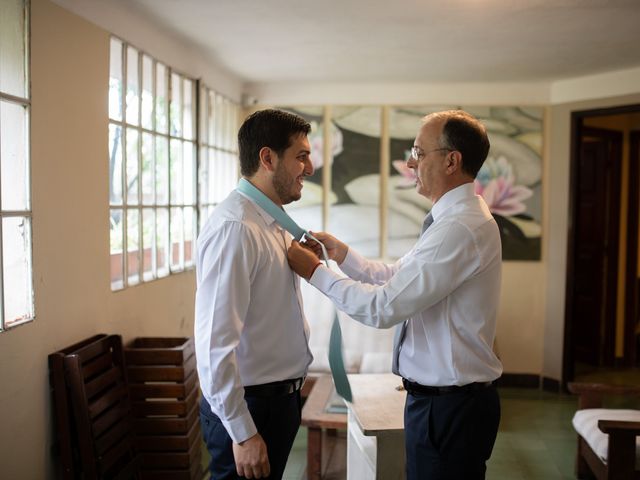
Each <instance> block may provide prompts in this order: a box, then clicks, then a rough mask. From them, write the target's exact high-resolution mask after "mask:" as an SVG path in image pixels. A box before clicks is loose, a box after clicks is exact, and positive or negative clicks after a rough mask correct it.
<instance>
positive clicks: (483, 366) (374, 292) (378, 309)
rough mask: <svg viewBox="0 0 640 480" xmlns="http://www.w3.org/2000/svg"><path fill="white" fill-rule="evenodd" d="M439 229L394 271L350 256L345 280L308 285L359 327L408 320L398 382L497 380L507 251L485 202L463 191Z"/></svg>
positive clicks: (440, 209) (440, 205) (331, 275)
mask: <svg viewBox="0 0 640 480" xmlns="http://www.w3.org/2000/svg"><path fill="white" fill-rule="evenodd" d="M431 213H432V215H433V219H434V222H433V224H432V225H431V226H430V227H429V229H428V230H427V231H425V232H424V233H423V234H422V236H421V237H420V239H419V240H418V242H417V243H416V245H415V246H414V247H413V248H412V249H411V251H409V252H408V253H407V254H406V255H404V256H403V257H402V258H401V259H400V260H398V261H397V262H396V263H395V264H392V265H387V264H384V263H381V262H373V261H369V260H366V259H365V258H363V257H362V256H360V255H359V254H358V253H356V252H354V251H353V250H351V249H349V251H348V252H347V255H346V257H345V259H344V261H343V262H342V264H341V265H340V269H341V270H342V271H343V272H344V273H346V274H347V275H349V277H351V278H345V277H343V276H340V275H339V274H337V273H335V272H333V271H331V270H330V269H328V268H326V267H324V266H320V267H318V268H317V269H316V270H315V272H314V274H313V276H312V277H311V279H310V283H311V284H312V285H313V286H315V287H316V288H318V289H319V290H320V291H321V292H323V293H324V294H325V295H326V296H327V297H329V298H330V299H331V300H332V301H333V302H334V304H335V305H336V307H337V308H338V309H340V310H342V311H343V312H345V313H346V314H348V315H349V316H351V317H352V318H354V319H355V320H357V321H359V322H360V323H363V324H365V325H370V326H372V327H376V328H390V327H392V326H394V325H396V324H398V323H400V322H403V321H405V320H407V319H408V323H407V332H406V336H405V337H404V342H403V344H402V349H401V350H400V357H399V371H400V374H401V375H402V376H403V377H404V378H406V379H408V380H410V381H413V382H417V383H420V384H422V385H428V386H449V385H465V384H467V383H471V382H487V381H493V380H495V379H496V378H498V377H499V376H500V375H501V373H502V364H501V363H500V360H498V358H497V357H496V355H495V354H494V353H493V349H492V347H493V341H494V338H495V331H496V316H497V310H498V303H499V296H500V278H501V266H502V260H501V250H502V249H501V243H500V234H499V231H498V227H497V224H496V222H495V220H494V219H493V217H492V216H491V213H490V212H489V209H488V207H487V205H486V204H485V202H484V201H483V200H482V198H481V197H478V196H476V195H475V194H474V187H473V184H464V185H462V186H459V187H457V188H455V189H453V190H450V191H449V192H447V193H446V194H444V195H443V196H442V197H441V198H440V199H439V200H438V201H437V202H436V203H435V204H434V206H433V209H432V210H431Z"/></svg>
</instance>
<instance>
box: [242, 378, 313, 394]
mask: <svg viewBox="0 0 640 480" xmlns="http://www.w3.org/2000/svg"><path fill="white" fill-rule="evenodd" d="M304 379H305V377H300V378H294V379H292V380H283V381H281V382H271V383H263V384H262V385H249V386H247V387H244V395H245V396H246V397H280V396H283V395H289V394H291V393H294V392H297V391H298V390H300V389H301V388H302V385H304Z"/></svg>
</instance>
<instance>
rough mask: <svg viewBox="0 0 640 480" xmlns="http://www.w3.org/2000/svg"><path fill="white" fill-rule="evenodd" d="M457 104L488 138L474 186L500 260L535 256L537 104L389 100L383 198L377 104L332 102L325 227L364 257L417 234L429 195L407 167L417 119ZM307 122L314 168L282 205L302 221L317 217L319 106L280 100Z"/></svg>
mask: <svg viewBox="0 0 640 480" xmlns="http://www.w3.org/2000/svg"><path fill="white" fill-rule="evenodd" d="M451 108H462V109H463V110H466V111H468V112H469V113H471V114H473V115H475V116H476V117H477V118H479V119H480V120H481V121H482V122H483V124H484V125H485V126H486V128H487V130H488V132H489V138H490V141H491V150H490V152H489V157H488V158H487V161H486V162H485V164H484V165H483V167H482V169H481V170H480V172H479V173H478V176H477V178H476V181H475V189H476V193H477V194H478V195H482V197H483V198H484V199H485V201H486V202H487V204H488V205H489V208H490V210H491V212H492V213H493V215H494V217H495V219H496V221H497V223H498V226H499V227H500V234H501V238H502V249H503V259H504V260H539V259H540V244H541V218H542V216H541V215H542V206H541V204H542V191H541V180H542V160H541V158H542V131H543V128H542V127H543V126H542V119H543V109H542V108H525V107H465V106H462V107H458V106H433V107H413V106H412V107H391V108H389V130H388V135H389V137H390V166H389V170H390V175H389V178H388V181H387V188H388V202H387V205H385V206H381V205H380V141H381V140H380V136H381V114H382V109H381V107H370V106H367V107H342V106H340V107H333V108H332V116H331V122H332V124H331V135H332V155H331V160H330V161H331V165H330V168H331V188H330V190H329V191H328V192H326V195H329V204H330V208H329V215H328V216H329V218H328V222H327V225H326V226H325V228H326V230H327V231H329V232H331V233H332V234H334V235H336V236H337V237H338V238H340V239H342V240H344V241H345V242H347V243H348V244H350V245H352V246H353V247H354V248H355V249H356V250H358V251H359V252H361V253H362V254H363V255H365V256H367V257H373V258H375V257H379V256H381V255H382V254H383V253H384V254H385V255H384V256H385V257H387V258H391V259H394V258H398V257H400V256H401V255H402V254H403V253H405V252H407V251H408V250H409V249H410V248H411V246H412V245H413V244H414V243H415V240H416V238H417V237H418V236H419V234H420V228H421V225H422V221H423V219H424V216H425V215H426V213H427V212H428V211H429V210H430V208H431V202H430V201H429V200H427V199H425V198H424V197H421V196H419V195H418V194H416V192H415V181H414V178H413V172H412V171H411V170H410V169H408V168H407V167H406V159H407V158H408V156H409V149H410V148H411V146H412V145H413V140H414V138H415V135H416V133H417V131H418V128H419V127H420V119H421V118H422V117H423V116H424V115H426V114H428V113H431V112H435V111H440V110H445V109H451ZM286 109H287V110H289V111H293V112H295V113H298V114H300V115H302V116H303V117H305V118H306V119H307V120H309V121H310V122H311V123H312V127H313V132H312V134H311V136H310V142H311V146H312V154H311V155H312V159H313V162H314V166H315V168H316V170H315V173H314V175H313V176H312V177H310V178H309V179H308V180H307V182H306V183H305V189H304V192H303V198H302V200H301V201H300V202H296V203H295V204H291V205H289V206H288V207H287V211H289V212H290V213H291V215H292V217H294V218H295V219H296V220H297V221H298V222H299V223H300V224H301V225H303V226H305V227H306V228H310V229H312V230H313V229H315V230H318V229H320V228H323V225H322V198H323V195H324V194H325V192H323V189H322V169H323V168H325V165H324V164H323V163H324V162H323V151H322V150H323V137H322V132H323V126H322V121H323V116H322V111H323V108H322V107H304V108H303V107H297V108H286ZM380 208H386V218H387V226H388V228H387V249H386V250H387V251H386V252H380V223H379V222H380Z"/></svg>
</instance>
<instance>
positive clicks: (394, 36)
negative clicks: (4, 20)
mask: <svg viewBox="0 0 640 480" xmlns="http://www.w3.org/2000/svg"><path fill="white" fill-rule="evenodd" d="M126 3H127V4H128V5H129V6H130V7H132V8H135V9H137V10H139V11H140V12H142V13H143V14H144V15H145V16H147V17H151V18H152V19H153V20H154V21H155V22H157V23H159V24H160V25H162V26H163V28H165V29H167V30H169V31H171V32H172V33H174V34H176V35H178V36H179V37H182V38H183V39H185V40H187V41H188V42H190V43H191V44H194V45H195V46H197V47H198V48H199V49H200V50H202V51H204V52H206V54H207V55H209V56H210V58H211V59H212V60H213V61H214V62H215V63H216V64H217V65H221V66H223V67H224V68H225V69H227V70H229V71H231V72H233V73H234V74H236V75H237V76H238V77H240V78H241V79H242V80H244V81H245V82H281V81H287V82H292V81H314V82H424V83H431V82H433V83H441V82H523V81H526V82H535V81H553V80H558V79H563V78H570V77H577V76H582V75H588V74H594V73H601V72H606V71H611V70H620V69H625V68H630V67H636V66H640V1H639V0H555V1H550V0H421V1H420V0H315V1H310V0H295V1H294V0H181V1H178V0H127V2H126Z"/></svg>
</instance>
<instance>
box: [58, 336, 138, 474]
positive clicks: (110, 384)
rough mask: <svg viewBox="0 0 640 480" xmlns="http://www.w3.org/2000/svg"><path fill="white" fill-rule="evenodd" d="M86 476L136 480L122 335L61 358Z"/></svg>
mask: <svg viewBox="0 0 640 480" xmlns="http://www.w3.org/2000/svg"><path fill="white" fill-rule="evenodd" d="M64 369H65V376H66V382H67V384H68V385H69V390H70V397H71V400H72V404H73V410H74V418H75V425H76V431H77V438H78V446H79V452H80V459H81V464H82V472H83V477H82V478H84V479H107V478H109V479H117V480H120V479H126V478H138V470H139V463H140V461H139V456H138V455H137V453H136V448H135V438H134V433H133V426H132V422H131V404H130V401H129V393H128V389H127V379H126V374H125V368H124V356H123V351H122V339H121V338H120V336H119V335H109V336H105V337H104V338H100V339H98V340H96V341H94V342H92V343H89V344H88V345H85V346H83V347H81V348H79V349H77V350H75V351H74V352H73V353H70V354H68V355H66V356H65V357H64Z"/></svg>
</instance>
